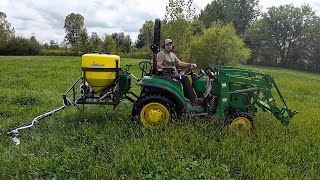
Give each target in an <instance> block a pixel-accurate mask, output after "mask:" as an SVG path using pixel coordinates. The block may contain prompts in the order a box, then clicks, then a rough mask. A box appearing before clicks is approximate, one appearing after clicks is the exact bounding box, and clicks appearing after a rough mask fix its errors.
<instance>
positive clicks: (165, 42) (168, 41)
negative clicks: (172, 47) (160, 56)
mask: <svg viewBox="0 0 320 180" xmlns="http://www.w3.org/2000/svg"><path fill="white" fill-rule="evenodd" d="M168 43H172V40H171V39H166V40H164V44H165V45H167V44H168Z"/></svg>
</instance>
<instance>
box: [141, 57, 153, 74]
mask: <svg viewBox="0 0 320 180" xmlns="http://www.w3.org/2000/svg"><path fill="white" fill-rule="evenodd" d="M151 67H152V65H151V63H150V62H148V61H141V62H140V63H139V68H140V69H141V77H143V76H145V75H147V74H148V73H149V72H147V71H148V70H149V71H150V70H151Z"/></svg>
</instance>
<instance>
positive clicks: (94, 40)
mask: <svg viewBox="0 0 320 180" xmlns="http://www.w3.org/2000/svg"><path fill="white" fill-rule="evenodd" d="M89 42H90V46H91V48H92V50H93V51H98V52H101V51H103V47H102V46H103V42H102V40H101V38H100V37H99V35H98V33H97V32H92V33H91V36H90V38H89Z"/></svg>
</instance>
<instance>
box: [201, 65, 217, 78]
mask: <svg viewBox="0 0 320 180" xmlns="http://www.w3.org/2000/svg"><path fill="white" fill-rule="evenodd" d="M204 71H205V72H206V74H207V75H208V76H209V78H210V79H217V76H218V74H217V72H218V71H217V70H216V69H214V68H212V67H210V66H208V67H206V68H204Z"/></svg>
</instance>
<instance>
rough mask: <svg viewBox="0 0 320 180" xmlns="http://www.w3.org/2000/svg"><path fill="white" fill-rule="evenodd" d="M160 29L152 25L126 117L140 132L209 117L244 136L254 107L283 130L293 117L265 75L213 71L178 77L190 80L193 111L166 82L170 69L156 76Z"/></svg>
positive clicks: (175, 83)
mask: <svg viewBox="0 0 320 180" xmlns="http://www.w3.org/2000/svg"><path fill="white" fill-rule="evenodd" d="M160 27H161V24H160V20H159V19H156V21H155V26H154V44H153V45H152V46H151V49H152V51H153V66H152V67H153V68H152V71H150V73H146V70H145V69H143V68H142V72H145V74H144V76H143V78H142V79H141V80H140V81H139V82H138V83H137V85H139V86H141V92H140V95H139V97H138V99H137V100H136V101H135V102H134V106H133V109H132V117H133V118H134V119H136V120H138V121H140V122H141V123H142V124H143V125H144V126H146V127H150V128H154V127H159V126H162V125H164V124H166V123H168V122H169V120H170V119H171V118H173V117H178V118H179V117H181V116H182V115H184V114H191V115H193V116H205V115H215V116H216V117H217V118H224V119H225V120H226V124H228V125H229V126H230V127H231V128H232V129H238V130H250V129H252V127H253V116H254V115H255V114H256V112H257V107H260V108H261V109H262V110H264V111H269V112H271V113H272V114H273V115H274V116H275V117H276V118H277V119H278V120H279V121H280V122H281V123H282V124H283V125H288V123H289V120H290V119H291V118H292V117H293V116H294V115H295V114H296V113H297V112H296V111H291V110H290V109H289V108H288V107H287V105H286V103H285V101H284V98H283V96H282V95H281V93H280V90H279V88H278V87H277V85H276V83H275V81H274V80H273V77H272V76H271V75H268V74H265V73H262V72H255V71H251V70H246V69H241V68H235V67H230V66H215V65H211V66H208V67H205V68H204V69H201V70H200V72H199V73H198V74H195V73H194V72H193V70H194V68H192V67H190V68H189V69H187V70H186V71H185V72H184V74H186V75H191V77H192V78H191V79H192V86H193V89H194V91H195V92H196V94H197V96H198V97H199V98H200V99H201V106H200V107H193V106H192V105H191V103H190V102H189V101H187V100H186V98H185V97H184V93H183V88H182V86H181V83H180V81H179V78H176V77H173V76H172V73H171V72H170V71H172V70H171V69H168V70H167V72H164V73H162V75H157V68H156V55H157V53H158V52H159V50H160ZM144 63H145V64H148V62H144ZM142 67H146V66H142ZM272 88H275V90H276V93H278V95H279V97H280V98H281V101H282V103H283V105H284V107H282V108H279V107H278V106H277V105H276V103H275V99H274V98H273V95H272V93H271V89H272Z"/></svg>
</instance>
